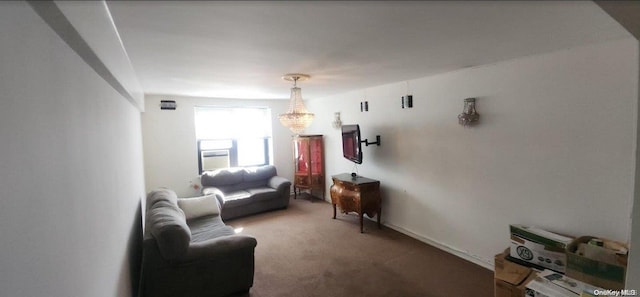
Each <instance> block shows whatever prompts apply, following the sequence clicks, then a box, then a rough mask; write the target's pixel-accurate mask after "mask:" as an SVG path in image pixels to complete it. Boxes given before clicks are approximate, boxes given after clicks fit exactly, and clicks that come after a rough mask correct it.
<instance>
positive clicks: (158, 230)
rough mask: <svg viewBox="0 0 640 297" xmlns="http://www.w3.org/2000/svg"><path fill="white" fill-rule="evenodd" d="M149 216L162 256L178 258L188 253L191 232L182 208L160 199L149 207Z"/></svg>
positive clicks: (148, 222)
mask: <svg viewBox="0 0 640 297" xmlns="http://www.w3.org/2000/svg"><path fill="white" fill-rule="evenodd" d="M147 218H148V220H147V222H146V223H147V224H149V228H150V229H149V231H150V233H151V235H152V236H153V237H154V238H155V239H156V241H157V243H158V249H159V250H160V253H161V254H162V257H164V258H165V259H167V260H171V259H178V258H180V257H182V256H183V255H185V254H186V253H187V249H188V248H189V242H190V241H191V232H190V230H189V227H188V226H187V223H186V221H185V217H184V213H183V212H182V210H180V209H179V208H178V207H177V206H176V205H174V204H172V203H170V202H168V201H158V202H156V203H154V205H153V207H152V208H151V209H149V211H148V214H147Z"/></svg>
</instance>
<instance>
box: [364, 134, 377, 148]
mask: <svg viewBox="0 0 640 297" xmlns="http://www.w3.org/2000/svg"><path fill="white" fill-rule="evenodd" d="M360 142H362V143H364V145H365V146H369V145H370V144H375V145H377V146H380V135H376V142H369V139H365V140H361V141H360Z"/></svg>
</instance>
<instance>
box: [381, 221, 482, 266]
mask: <svg viewBox="0 0 640 297" xmlns="http://www.w3.org/2000/svg"><path fill="white" fill-rule="evenodd" d="M383 225H384V226H385V227H388V228H391V229H393V230H395V231H398V232H400V233H402V234H404V235H407V236H409V237H412V238H414V239H417V240H419V241H422V242H424V243H426V244H428V245H430V246H433V247H435V248H438V249H440V250H443V251H445V252H447V253H449V254H452V255H454V256H457V257H459V258H462V259H464V260H467V261H469V262H471V263H474V264H477V265H480V266H482V267H484V268H486V269H489V270H491V271H494V264H493V261H492V260H488V259H484V258H482V257H479V256H476V255H471V254H469V253H468V252H466V251H462V250H459V249H456V248H454V247H452V246H449V245H447V244H444V243H441V242H438V241H435V240H433V239H431V238H428V237H425V236H422V235H419V234H416V233H414V232H411V231H409V230H407V229H405V228H402V227H400V226H396V225H393V224H389V223H384V224H383Z"/></svg>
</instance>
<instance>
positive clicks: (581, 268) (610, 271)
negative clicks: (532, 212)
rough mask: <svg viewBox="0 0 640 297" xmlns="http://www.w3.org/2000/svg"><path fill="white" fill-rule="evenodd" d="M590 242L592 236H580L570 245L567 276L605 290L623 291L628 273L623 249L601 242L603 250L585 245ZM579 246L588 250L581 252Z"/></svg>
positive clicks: (621, 245) (607, 241) (619, 244)
mask: <svg viewBox="0 0 640 297" xmlns="http://www.w3.org/2000/svg"><path fill="white" fill-rule="evenodd" d="M592 239H594V237H592V236H583V237H580V238H578V239H576V240H574V241H573V242H572V243H571V244H570V245H569V247H568V248H567V261H568V265H567V275H568V276H570V277H573V278H575V279H577V280H581V281H583V282H587V283H590V284H593V285H596V286H599V287H602V288H605V289H611V290H622V289H624V282H625V274H626V271H627V248H626V245H624V244H622V243H619V242H615V241H611V240H606V239H603V240H601V241H603V246H602V247H600V246H594V245H590V244H588V243H589V241H591V240H592ZM581 245H582V248H587V249H585V250H583V249H581ZM613 247H615V249H614V248H613ZM616 250H617V253H616ZM598 255H600V256H598Z"/></svg>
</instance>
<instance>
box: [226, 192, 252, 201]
mask: <svg viewBox="0 0 640 297" xmlns="http://www.w3.org/2000/svg"><path fill="white" fill-rule="evenodd" d="M250 197H251V194H249V192H247V191H245V190H238V191H231V192H225V193H224V197H222V200H223V202H224V205H227V204H228V203H231V204H233V205H244V204H248V203H249V202H251V200H250V199H249V198H250Z"/></svg>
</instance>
